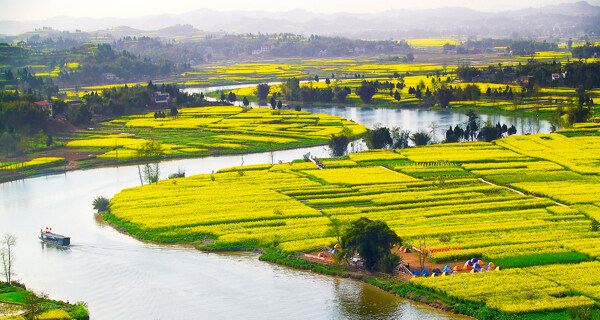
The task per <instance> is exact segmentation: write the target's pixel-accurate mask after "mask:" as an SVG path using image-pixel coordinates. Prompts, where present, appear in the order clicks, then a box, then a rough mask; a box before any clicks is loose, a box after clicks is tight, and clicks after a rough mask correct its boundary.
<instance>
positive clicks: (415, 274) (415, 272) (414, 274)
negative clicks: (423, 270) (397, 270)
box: [412, 270, 421, 276]
mask: <svg viewBox="0 0 600 320" xmlns="http://www.w3.org/2000/svg"><path fill="white" fill-rule="evenodd" d="M412 274H413V276H420V275H421V274H420V273H419V271H418V270H415V271H413V272H412Z"/></svg>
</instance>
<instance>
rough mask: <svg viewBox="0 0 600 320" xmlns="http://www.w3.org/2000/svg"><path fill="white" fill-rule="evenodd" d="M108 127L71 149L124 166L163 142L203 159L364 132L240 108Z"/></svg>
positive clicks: (176, 152)
mask: <svg viewBox="0 0 600 320" xmlns="http://www.w3.org/2000/svg"><path fill="white" fill-rule="evenodd" d="M320 122H323V124H320ZM108 125H109V126H110V128H111V129H112V131H100V132H93V131H89V132H88V133H87V135H86V134H85V133H84V134H82V136H84V137H85V138H83V139H79V140H73V141H69V142H68V143H67V146H69V147H74V148H95V149H98V150H99V151H103V152H104V154H101V155H99V156H97V157H98V158H100V159H116V158H117V156H119V157H118V160H120V161H124V160H129V159H133V156H132V155H133V154H134V151H135V150H137V149H138V148H139V147H140V146H141V145H142V144H144V143H146V142H147V141H150V140H158V141H161V142H162V146H163V148H164V149H167V152H166V154H167V155H168V156H191V155H196V156H205V155H209V154H211V153H212V152H219V153H222V152H223V150H224V151H225V152H237V153H239V152H240V151H242V150H250V151H265V150H275V149H280V148H285V147H290V146H302V145H314V144H318V143H325V142H326V141H328V139H329V138H330V137H331V135H332V134H339V133H341V132H342V131H344V130H345V131H348V130H349V132H350V135H351V136H353V137H354V136H359V135H361V134H363V133H364V132H366V128H365V127H364V126H362V125H359V124H357V123H355V122H351V121H348V120H345V119H343V118H340V117H335V116H330V115H314V114H310V113H308V112H297V111H272V110H268V109H250V110H247V109H243V108H240V107H236V106H213V107H199V108H182V109H180V110H179V113H178V115H177V116H176V117H171V116H167V117H165V118H155V117H154V113H148V114H145V115H134V116H127V117H123V118H120V119H115V120H112V121H111V122H110V123H108ZM150 129H151V130H150ZM175 141H176V143H177V144H174V143H173V142H175ZM115 148H120V149H122V150H114V149H115ZM107 149H109V150H107ZM207 149H208V150H207ZM213 150H214V151H213ZM120 155H123V156H122V157H121V156H120Z"/></svg>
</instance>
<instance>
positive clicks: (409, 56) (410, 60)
mask: <svg viewBox="0 0 600 320" xmlns="http://www.w3.org/2000/svg"><path fill="white" fill-rule="evenodd" d="M406 61H408V62H413V61H415V56H414V55H413V54H412V53H411V52H409V53H408V54H407V55H406Z"/></svg>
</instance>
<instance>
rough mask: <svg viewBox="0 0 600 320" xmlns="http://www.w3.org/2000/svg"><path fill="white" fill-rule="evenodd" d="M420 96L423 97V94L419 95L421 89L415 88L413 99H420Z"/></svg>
mask: <svg viewBox="0 0 600 320" xmlns="http://www.w3.org/2000/svg"><path fill="white" fill-rule="evenodd" d="M422 96H423V93H421V89H419V88H417V89H416V91H415V98H417V99H421V97H422Z"/></svg>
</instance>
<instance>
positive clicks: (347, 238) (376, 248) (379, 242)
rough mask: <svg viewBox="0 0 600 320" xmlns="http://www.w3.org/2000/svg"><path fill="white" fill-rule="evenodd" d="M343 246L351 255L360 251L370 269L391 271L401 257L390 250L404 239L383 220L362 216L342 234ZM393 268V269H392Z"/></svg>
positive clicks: (365, 264)
mask: <svg viewBox="0 0 600 320" xmlns="http://www.w3.org/2000/svg"><path fill="white" fill-rule="evenodd" d="M341 240H342V248H344V249H346V250H348V252H349V253H350V255H354V253H358V254H359V255H360V257H361V258H362V260H363V263H364V266H365V267H366V268H367V269H369V270H381V271H387V272H389V271H391V270H393V268H390V266H391V265H393V266H394V267H395V264H397V263H398V262H399V261H400V258H399V257H398V256H396V258H394V257H390V255H394V254H392V253H391V252H390V250H391V249H392V247H393V245H394V244H401V243H402V240H401V239H400V238H399V237H398V235H397V234H396V233H395V232H394V231H393V230H391V229H390V227H389V226H388V225H387V224H386V223H385V222H383V221H379V220H370V219H368V218H365V217H362V218H360V219H358V220H355V221H352V222H351V223H350V225H349V227H348V228H347V229H346V230H345V232H344V234H343V235H342V239H341ZM390 269H391V270H390Z"/></svg>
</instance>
